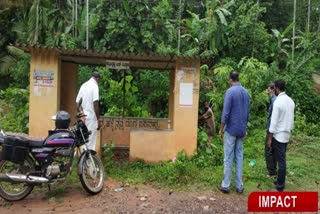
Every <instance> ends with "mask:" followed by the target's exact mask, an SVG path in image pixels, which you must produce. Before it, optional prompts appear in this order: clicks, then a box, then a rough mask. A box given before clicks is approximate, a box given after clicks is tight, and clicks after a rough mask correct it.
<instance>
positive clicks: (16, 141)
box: [4, 135, 44, 148]
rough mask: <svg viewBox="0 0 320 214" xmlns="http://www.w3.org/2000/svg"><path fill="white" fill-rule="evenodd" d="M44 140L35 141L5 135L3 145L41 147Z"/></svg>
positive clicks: (23, 137)
mask: <svg viewBox="0 0 320 214" xmlns="http://www.w3.org/2000/svg"><path fill="white" fill-rule="evenodd" d="M43 142H44V140H36V139H32V138H29V137H25V136H18V135H7V136H4V143H5V144H10V145H12V146H25V147H32V148H34V147H42V146H43Z"/></svg>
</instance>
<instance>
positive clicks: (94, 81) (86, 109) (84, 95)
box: [76, 71, 100, 150]
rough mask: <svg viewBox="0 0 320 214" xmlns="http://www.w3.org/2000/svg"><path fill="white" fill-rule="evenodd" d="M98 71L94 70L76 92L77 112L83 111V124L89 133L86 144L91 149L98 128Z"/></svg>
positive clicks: (93, 148)
mask: <svg viewBox="0 0 320 214" xmlns="http://www.w3.org/2000/svg"><path fill="white" fill-rule="evenodd" d="M99 79H100V73H99V72H97V71H94V72H93V73H92V75H91V78H90V79H89V80H88V81H87V82H85V83H83V84H82V85H81V87H80V90H79V92H78V95H77V98H76V103H77V108H78V111H79V112H83V113H84V114H85V115H86V116H87V117H86V119H85V124H86V126H87V128H88V130H89V131H91V135H90V136H89V142H88V143H87V146H88V148H89V149H91V150H95V148H96V138H97V129H99V128H100V122H99V121H100V120H99V116H100V110H99V87H98V82H99Z"/></svg>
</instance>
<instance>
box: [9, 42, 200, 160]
mask: <svg viewBox="0 0 320 214" xmlns="http://www.w3.org/2000/svg"><path fill="white" fill-rule="evenodd" d="M15 46H16V47H17V48H20V49H22V50H23V51H24V52H27V53H29V54H30V99H29V135H30V136H31V137H44V136H46V135H47V133H48V130H49V129H52V127H54V123H53V121H52V120H51V119H50V118H51V116H52V115H54V114H56V112H57V111H59V110H65V111H68V112H69V113H70V115H71V117H72V118H74V119H75V115H76V103H75V99H76V96H77V77H78V65H80V64H82V65H96V66H106V63H107V62H110V61H114V62H115V63H122V62H123V63H125V64H126V65H127V66H129V67H130V68H138V69H148V70H155V72H158V71H163V70H168V71H169V76H170V87H169V90H170V92H169V116H168V118H167V119H168V122H169V123H170V124H168V126H167V127H164V128H158V129H145V128H132V129H130V133H129V135H130V139H129V141H130V142H129V147H130V153H129V154H130V159H131V160H136V159H139V160H144V161H146V162H159V161H166V160H170V159H171V158H173V157H175V156H176V154H177V153H178V152H180V151H181V150H185V151H186V152H187V154H188V155H192V154H193V153H194V151H195V150H196V147H197V126H198V103H199V78H200V64H201V63H202V62H203V61H204V60H205V59H201V58H200V57H184V56H164V55H157V54H134V53H119V52H107V51H97V50H87V49H62V48H49V47H44V46H26V45H19V44H17V45H15ZM72 122H74V121H72ZM98 136H99V134H98ZM101 142H103V139H101V138H99V139H98V142H97V148H96V150H97V151H98V152H100V150H101V146H102V145H101Z"/></svg>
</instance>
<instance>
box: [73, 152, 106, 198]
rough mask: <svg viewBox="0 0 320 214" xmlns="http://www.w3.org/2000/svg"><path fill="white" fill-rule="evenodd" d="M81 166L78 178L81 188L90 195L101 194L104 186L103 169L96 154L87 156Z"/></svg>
mask: <svg viewBox="0 0 320 214" xmlns="http://www.w3.org/2000/svg"><path fill="white" fill-rule="evenodd" d="M90 156H91V157H90ZM81 164H82V166H81V173H80V175H79V178H80V181H81V184H82V186H83V188H84V189H85V190H86V191H87V192H88V193H90V194H92V195H95V194H97V193H99V192H101V191H102V189H103V186H104V168H103V164H102V161H101V159H100V158H99V157H98V156H97V154H90V155H89V154H88V155H86V156H85V157H84V160H83V161H82V163H81Z"/></svg>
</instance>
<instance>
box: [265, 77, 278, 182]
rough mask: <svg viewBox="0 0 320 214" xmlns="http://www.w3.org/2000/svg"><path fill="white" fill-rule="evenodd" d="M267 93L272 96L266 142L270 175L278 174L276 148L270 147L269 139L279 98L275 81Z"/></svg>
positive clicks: (266, 155)
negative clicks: (272, 117)
mask: <svg viewBox="0 0 320 214" xmlns="http://www.w3.org/2000/svg"><path fill="white" fill-rule="evenodd" d="M267 93H268V95H269V97H270V103H269V107H268V120H267V133H266V143H265V159H266V164H267V169H268V173H269V176H276V175H277V160H276V155H275V151H274V148H273V147H272V148H269V146H268V139H269V134H270V133H269V127H270V121H271V115H272V109H273V102H274V101H275V99H276V98H277V97H276V95H275V91H274V83H270V84H269V85H268V88H267Z"/></svg>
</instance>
